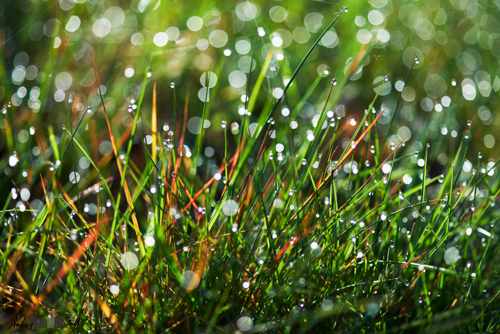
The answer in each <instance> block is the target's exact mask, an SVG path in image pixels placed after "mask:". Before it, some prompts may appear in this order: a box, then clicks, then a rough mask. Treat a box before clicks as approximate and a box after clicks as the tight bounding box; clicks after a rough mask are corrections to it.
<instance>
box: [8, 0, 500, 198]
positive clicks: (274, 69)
mask: <svg viewBox="0 0 500 334" xmlns="http://www.w3.org/2000/svg"><path fill="white" fill-rule="evenodd" d="M344 6H348V10H346V12H345V13H343V14H342V15H341V17H340V18H339V20H338V21H337V22H336V23H335V24H334V25H333V28H332V29H330V30H329V31H328V32H327V33H326V34H325V35H324V36H323V38H322V39H321V40H320V43H319V45H318V46H317V47H316V48H315V49H314V50H313V52H312V53H311V54H310V56H309V58H308V59H307V61H306V63H305V64H304V66H303V68H302V69H301V70H300V72H299V75H298V76H297V78H296V80H295V81H294V83H293V85H292V86H291V87H290V89H289V91H288V92H287V95H286V97H285V100H284V103H283V105H282V106H280V108H284V109H287V108H288V109H289V110H292V111H295V114H294V113H293V112H292V113H291V114H290V112H287V111H286V110H285V111H283V110H282V112H281V113H282V116H283V117H282V118H281V120H280V121H281V122H286V123H288V124H290V126H291V127H292V128H294V127H295V128H294V129H296V130H295V132H294V137H293V138H292V139H293V142H295V143H300V142H301V141H302V140H303V139H304V138H305V137H306V135H307V131H308V130H309V129H310V128H311V124H313V125H314V126H316V125H317V124H316V123H317V121H318V115H319V114H320V112H321V109H322V107H323V104H324V101H325V97H326V94H327V92H328V89H329V88H330V85H331V80H332V79H333V78H334V76H335V75H336V79H337V81H341V80H347V79H348V80H349V81H348V84H347V86H345V88H343V91H342V92H340V94H341V98H340V99H339V103H338V104H337V105H335V106H334V110H335V111H336V112H337V113H339V114H341V115H343V116H345V117H347V119H351V118H354V119H355V120H356V119H357V120H358V121H359V120H360V119H361V118H362V116H363V113H364V111H365V109H367V108H368V106H369V105H370V103H371V101H372V100H373V98H374V96H375V94H376V92H377V91H378V90H379V88H380V85H381V84H382V83H384V82H385V81H384V76H385V75H387V82H388V83H389V84H384V86H383V87H382V90H381V92H380V97H379V99H378V100H377V101H376V103H375V109H376V111H379V110H383V109H385V113H384V115H383V116H382V117H381V119H380V120H379V122H378V124H377V127H378V128H379V130H380V133H385V132H386V131H387V127H388V126H389V124H388V123H389V122H390V119H391V117H392V115H393V114H394V108H395V105H396V101H397V99H398V97H399V96H400V92H401V91H402V99H401V102H400V104H399V108H398V112H397V114H396V117H395V120H394V124H393V127H392V128H391V131H390V133H389V135H390V138H389V140H388V141H387V145H390V144H391V143H392V144H397V143H398V142H400V141H401V140H402V139H404V138H406V137H408V138H409V142H408V144H407V145H406V148H405V149H406V150H407V151H408V152H412V151H420V150H422V149H423V147H424V146H425V145H426V143H427V142H431V143H432V142H433V141H435V142H437V143H438V144H437V145H433V146H431V152H432V154H430V164H431V167H432V168H431V176H434V175H437V174H440V173H441V171H440V166H444V165H447V164H448V165H449V164H450V161H449V159H452V158H453V156H454V154H455V152H456V150H457V148H458V146H459V144H460V143H461V142H462V140H464V138H465V140H469V141H470V142H472V143H473V144H474V145H472V147H470V148H469V150H468V153H467V155H468V156H470V158H469V159H470V160H471V161H472V162H471V161H469V160H467V161H466V163H465V164H464V174H463V175H464V177H466V176H467V175H469V176H470V173H471V169H472V164H475V163H476V162H477V154H478V153H479V152H481V155H482V156H483V160H482V161H483V162H484V164H487V163H488V162H489V163H490V164H491V166H492V162H491V161H492V160H488V159H496V158H498V156H499V151H498V150H496V149H495V148H496V141H497V140H499V138H498V137H499V133H498V131H495V127H497V126H498V125H500V117H499V115H498V96H499V92H498V91H499V90H500V78H499V75H500V73H499V72H498V71H499V70H498V68H499V65H500V62H499V60H500V22H499V19H498V18H499V17H500V15H499V14H500V10H499V9H500V1H499V0H490V1H486V0H482V1H469V0H423V1H410V0H403V1H391V0H371V1H368V2H366V1H356V0H351V1H310V0H294V1H241V2H232V1H212V0H206V1H165V0H140V1H136V0H134V1H102V0H60V1H42V0H4V1H2V3H1V4H0V27H1V28H0V45H1V48H0V52H1V54H0V61H1V63H0V78H1V79H0V80H1V82H0V101H1V104H2V108H3V109H2V113H1V114H0V129H1V131H2V134H1V140H0V154H1V155H2V157H3V160H2V165H1V166H0V167H1V168H0V180H2V181H1V186H0V187H1V188H2V189H1V190H2V194H6V193H7V192H8V191H10V188H11V187H12V184H11V182H10V181H9V180H10V179H14V180H15V181H16V182H17V184H33V183H36V182H39V178H38V177H37V176H36V175H39V174H40V173H42V172H43V170H47V169H50V168H58V167H59V166H58V165H57V161H56V159H55V158H54V156H53V154H52V150H51V147H50V146H51V145H50V143H47V142H46V140H47V139H46V138H48V133H49V132H48V131H49V129H48V127H49V126H52V127H53V131H54V133H55V138H56V140H57V141H59V140H60V138H61V135H62V133H63V132H64V128H65V127H68V129H69V128H70V127H73V126H75V125H76V124H77V122H78V120H79V119H80V117H81V115H82V113H84V112H85V110H87V108H89V106H90V110H89V112H90V114H91V115H90V117H87V118H85V119H84V121H83V122H82V125H81V126H82V127H83V128H84V131H81V133H80V134H79V139H80V142H81V143H82V144H83V145H84V146H85V148H86V149H88V151H89V152H92V155H93V156H92V157H93V160H95V161H100V167H101V168H104V169H103V170H104V171H109V172H110V175H112V173H113V170H112V168H114V167H112V166H114V164H108V165H109V166H108V165H107V163H108V162H109V161H110V160H111V159H112V158H113V153H112V146H111V142H110V141H109V134H108V132H107V128H106V123H105V121H104V114H103V113H102V106H101V103H100V99H99V96H98V93H97V84H96V78H95V75H94V72H93V68H92V58H91V53H93V54H94V56H95V60H96V65H97V68H98V73H99V79H100V83H101V89H102V92H103V94H104V102H105V104H106V108H107V111H108V113H109V115H110V118H111V122H112V127H113V131H114V133H115V136H116V137H117V138H120V137H123V138H122V139H123V140H125V139H126V138H127V137H126V136H127V134H128V133H129V132H127V131H130V125H131V124H132V122H133V115H134V112H135V110H136V108H137V104H138V101H137V99H138V97H139V94H140V92H141V89H142V85H143V84H144V82H146V81H147V83H148V84H147V87H146V94H145V99H144V102H143V106H142V110H141V112H142V114H141V118H140V121H141V123H140V124H139V133H138V137H137V138H136V142H137V143H139V142H140V139H143V140H144V141H145V143H146V145H149V146H150V145H151V142H152V139H151V136H149V135H150V134H151V130H150V128H151V121H150V120H151V105H152V88H153V84H152V83H153V82H155V83H156V85H157V94H158V96H157V103H158V118H159V121H158V131H164V132H165V137H166V136H167V135H166V133H167V132H168V131H173V132H174V134H175V135H177V133H178V132H179V130H180V124H181V123H180V119H181V118H182V117H183V109H184V103H185V100H186V93H187V91H188V89H189V94H190V95H189V115H188V123H187V131H188V135H187V136H186V140H185V145H186V148H185V152H186V154H187V155H189V154H191V153H190V150H191V149H192V148H193V146H195V145H196V144H195V141H196V140H197V136H195V134H198V133H199V132H200V129H201V115H202V110H203V104H204V101H205V99H206V97H208V100H209V101H207V102H208V103H209V104H210V109H209V115H207V120H206V121H205V122H204V124H203V127H204V128H205V129H206V131H207V132H206V133H207V135H206V137H205V140H204V143H203V149H202V155H201V157H200V161H199V162H198V164H199V165H200V166H203V168H202V169H201V170H204V169H205V168H207V169H214V168H215V167H217V165H218V164H220V161H221V160H222V158H223V157H224V149H223V147H224V146H223V145H224V142H223V141H222V140H221V138H222V135H223V131H222V128H221V122H222V121H223V120H224V121H226V122H227V124H228V127H229V126H230V127H231V132H232V134H233V135H234V139H232V138H229V143H228V144H229V146H230V149H232V150H233V152H234V147H235V142H236V137H237V135H238V134H239V131H240V130H241V129H240V128H239V126H240V124H241V122H242V118H243V117H250V123H253V122H256V121H257V119H258V117H259V115H260V112H261V110H262V108H263V106H264V105H265V103H266V101H268V100H269V99H276V98H279V97H280V96H281V95H282V93H283V88H284V87H285V85H286V83H288V80H289V79H290V77H291V75H292V73H293V71H294V70H295V68H296V67H297V66H298V64H299V63H300V61H301V59H302V58H303V57H304V55H305V54H306V53H307V51H308V50H309V48H310V47H311V46H312V45H313V44H314V42H315V41H316V39H317V38H318V37H319V36H320V34H321V33H322V32H323V30H324V29H325V28H326V27H327V26H328V24H329V23H330V22H331V21H332V20H333V19H334V18H335V17H336V16H337V14H338V13H339V12H340V11H341V10H342V9H343V8H344ZM270 50H273V53H272V59H271V64H270V66H269V68H268V71H267V73H266V75H265V80H264V84H263V86H262V87H263V88H262V89H263V91H262V92H260V94H259V98H258V101H257V104H256V107H255V108H254V110H253V114H252V115H246V111H245V108H244V107H245V104H244V102H245V100H246V99H247V98H248V95H249V93H248V94H247V92H246V89H247V85H248V84H252V85H253V83H254V82H255V80H256V78H257V76H258V73H259V72H260V69H261V68H262V65H263V62H264V60H265V58H266V56H267V55H268V53H269V51H270ZM363 52H369V53H368V56H367V57H365V58H363V60H362V62H361V63H360V66H359V67H357V68H356V70H355V71H354V74H353V75H352V76H351V77H350V78H349V77H348V76H349V75H350V74H351V72H349V69H350V67H351V65H352V64H353V62H355V61H356V56H360V55H362V54H363ZM417 54H418V60H415V56H416V55H417ZM252 59H253V60H252ZM414 62H415V64H414V68H413V71H412V72H411V73H410V75H409V79H408V83H407V85H406V87H405V86H404V79H405V77H406V76H407V74H408V71H409V68H410V67H411V66H412V64H413V63H414ZM356 64H357V63H356ZM356 64H355V65H356ZM211 67H212V72H211V74H210V78H209V80H206V77H207V73H208V72H209V70H210V68H211ZM145 80H146V81H145ZM207 81H208V85H209V86H210V87H209V92H208V94H207V91H206V89H207V87H206V86H207ZM311 87H313V88H314V89H312V91H309V93H310V96H309V97H308V98H307V100H306V102H305V103H302V104H300V105H298V103H299V100H300V99H301V98H302V97H304V96H305V95H306V92H308V90H309V89H310V88H311ZM403 89H404V90H403ZM68 115H69V116H68ZM468 121H470V122H468ZM315 122H316V123H315ZM325 125H326V124H325ZM245 131H247V130H246V129H245ZM248 131H252V125H250V128H249V130H248ZM464 131H465V134H464ZM348 139H349V134H348V133H347V134H346V137H345V138H340V140H341V142H342V143H343V144H344V146H345V145H347V142H348ZM291 142H292V140H291ZM292 145H293V144H292ZM136 146H137V147H136V148H134V153H133V154H135V156H133V159H134V162H135V163H136V164H137V165H138V166H141V165H143V163H141V160H144V156H145V155H144V152H142V151H141V149H142V146H141V145H136ZM7 157H8V159H7ZM67 161H68V162H67V164H68V166H67V168H64V170H63V171H62V173H63V175H67V177H68V178H69V180H70V181H72V182H73V181H74V180H76V179H78V180H79V179H80V178H82V179H83V178H84V177H85V176H86V175H87V174H88V172H89V171H90V170H91V167H90V163H89V161H88V159H87V158H85V157H76V161H77V164H75V163H74V162H72V161H71V160H68V159H67ZM412 162H413V163H415V164H419V160H418V159H417V157H414V158H412ZM89 167H90V169H89ZM71 173H73V174H71ZM467 173H469V174H467ZM409 182H411V180H409ZM73 183H74V182H73ZM38 188H40V187H38ZM0 197H4V196H3V195H2V196H0ZM28 198H29V196H28ZM3 200H4V198H2V202H3ZM37 204H39V205H41V203H34V204H33V205H35V206H36V205H37Z"/></svg>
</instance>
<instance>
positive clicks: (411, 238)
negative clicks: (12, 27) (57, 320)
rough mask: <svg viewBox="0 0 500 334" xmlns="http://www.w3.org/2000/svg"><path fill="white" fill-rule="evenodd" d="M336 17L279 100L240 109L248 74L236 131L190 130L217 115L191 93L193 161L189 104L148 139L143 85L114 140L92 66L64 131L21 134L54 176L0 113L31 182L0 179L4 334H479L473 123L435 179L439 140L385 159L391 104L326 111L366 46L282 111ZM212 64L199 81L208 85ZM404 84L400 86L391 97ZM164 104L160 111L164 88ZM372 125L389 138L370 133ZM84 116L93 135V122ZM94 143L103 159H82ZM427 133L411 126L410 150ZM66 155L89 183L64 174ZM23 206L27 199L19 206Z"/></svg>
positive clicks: (485, 283)
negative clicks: (103, 139) (103, 149)
mask: <svg viewBox="0 0 500 334" xmlns="http://www.w3.org/2000/svg"><path fill="white" fill-rule="evenodd" d="M346 11H347V7H345V8H344V9H342V10H341V11H340V12H339V14H338V15H337V17H335V19H334V20H332V21H331V23H330V25H328V26H327V27H326V29H325V30H324V31H323V32H322V33H321V34H319V36H318V38H317V40H316V42H315V43H314V44H313V45H312V46H311V48H310V50H309V52H308V53H306V56H305V57H304V58H303V59H302V61H301V62H300V63H299V64H298V66H297V68H296V70H295V71H294V72H293V73H291V78H290V80H289V81H288V83H287V85H286V86H285V88H284V90H283V96H281V97H280V98H277V99H276V98H274V97H273V96H271V95H270V96H269V97H268V98H267V100H266V102H265V104H264V105H262V106H259V110H258V109H257V107H256V106H257V102H256V101H257V98H258V97H259V95H260V96H261V97H262V95H263V94H264V93H263V89H262V85H263V83H264V78H265V76H264V74H265V73H266V71H268V68H269V64H270V59H271V53H269V56H268V57H267V59H266V60H265V61H264V62H263V63H262V64H259V66H260V74H259V75H258V76H257V77H252V75H249V78H248V80H247V83H248V87H247V91H249V92H251V93H250V94H249V97H248V99H247V100H246V101H245V111H246V112H245V115H243V116H242V118H241V122H240V123H236V122H235V123H232V124H228V123H226V121H222V123H221V125H220V127H219V126H217V129H215V130H213V128H212V129H210V130H204V127H203V126H202V125H204V124H205V121H206V120H209V119H210V115H211V111H212V110H211V108H210V107H211V102H210V101H212V100H213V99H215V98H217V94H216V93H217V91H216V89H213V90H212V91H210V90H208V89H207V90H206V94H207V95H206V98H205V101H206V102H205V103H204V106H203V112H202V117H201V123H200V127H201V129H200V131H199V134H198V137H196V138H195V139H194V140H192V141H191V142H193V143H195V144H194V146H193V149H189V148H188V147H187V146H185V145H184V143H185V142H186V136H187V135H188V133H187V131H186V126H187V119H188V115H189V113H190V108H189V99H190V89H189V87H185V90H186V98H185V100H184V101H185V104H184V108H183V110H184V111H183V113H182V115H176V116H175V120H174V123H173V126H171V127H170V126H169V125H164V127H163V129H159V128H158V124H159V123H160V122H159V119H161V117H162V115H161V113H160V112H159V111H158V110H157V102H156V97H157V94H161V93H162V92H158V91H157V87H156V83H154V81H153V78H152V74H151V72H150V71H149V69H147V70H146V71H145V73H144V77H143V79H142V86H141V87H142V90H141V91H140V93H139V96H138V97H137V101H134V102H133V103H132V105H131V107H130V108H131V112H132V113H133V122H132V124H131V125H130V126H129V127H128V129H127V131H126V132H124V133H120V134H118V133H117V132H116V125H115V122H114V120H113V118H112V117H109V116H108V112H107V110H106V103H105V100H104V98H103V93H102V91H101V87H102V86H101V84H100V81H99V73H98V67H97V65H98V63H99V55H98V54H97V55H95V56H96V59H95V60H94V59H92V60H93V69H94V73H95V76H96V79H97V80H96V89H98V92H99V100H100V103H99V104H98V105H97V104H96V105H89V106H88V109H87V110H84V111H83V112H81V113H78V112H75V111H74V110H73V109H72V108H71V104H70V109H69V110H68V111H67V116H66V121H65V125H64V126H63V127H62V129H61V130H60V131H57V130H56V129H53V128H49V129H48V131H47V138H44V137H43V136H41V135H38V133H45V132H44V131H39V130H38V129H35V130H34V140H36V141H37V143H38V146H39V147H40V148H41V155H42V156H45V157H46V161H53V164H52V165H49V164H42V165H34V164H32V162H31V161H30V155H31V153H30V151H28V150H26V151H24V152H17V153H15V152H14V147H15V145H16V144H15V139H14V137H13V135H12V133H13V132H14V131H13V129H15V128H16V127H17V126H18V124H17V123H16V122H19V121H18V120H17V119H16V118H14V117H11V116H12V115H13V113H15V107H12V106H8V105H6V106H5V109H4V111H5V112H4V114H5V117H6V119H7V127H6V130H5V131H4V132H3V134H2V140H5V142H6V143H7V145H6V146H7V149H6V151H5V152H7V153H5V152H4V158H3V160H2V161H1V162H0V164H1V165H2V167H6V166H10V168H11V170H12V171H13V172H12V173H21V171H22V170H29V172H28V173H27V176H25V178H27V180H23V181H22V184H19V182H18V181H17V180H20V178H16V176H17V174H13V175H14V176H12V177H10V180H9V182H12V190H11V191H10V192H9V193H8V194H4V195H3V196H2V202H3V203H4V205H3V209H2V211H1V213H0V222H2V226H1V250H0V256H1V258H0V261H1V262H0V264H1V266H0V277H1V285H0V297H1V299H2V312H4V314H5V315H6V316H5V317H4V318H5V324H7V325H4V332H14V331H15V328H7V327H9V325H10V324H11V321H12V319H14V318H15V317H16V316H17V314H20V315H21V316H22V317H28V316H33V315H34V314H35V315H37V316H39V317H45V318H47V317H49V316H51V317H54V316H64V317H70V316H73V317H79V318H80V319H81V321H80V322H79V323H78V325H77V326H78V328H77V329H75V328H73V329H71V327H68V328H69V329H68V330H75V331H77V332H87V331H89V332H113V333H135V332H149V333H155V332H174V333H235V332H237V333H243V332H248V333H260V332H263V333H271V332H273V333H274V332H276V333H302V332H303V333H329V332H345V333H368V332H387V333H392V332H398V333H399V332H417V331H424V330H425V331H431V332H437V331H451V332H458V331H464V332H483V333H486V332H497V331H498V328H499V322H500V318H499V315H498V312H497V311H498V307H499V306H500V303H499V301H498V298H497V297H498V295H499V294H500V290H499V289H498V284H499V283H500V278H499V273H498V271H497V270H498V265H497V263H496V261H495V260H496V259H497V258H498V249H499V245H498V242H499V239H498V237H497V236H498V228H497V227H496V226H495V220H496V219H498V216H499V213H500V212H499V211H498V209H497V208H498V203H497V201H496V198H497V196H498V195H499V194H500V179H498V177H497V176H496V165H497V164H498V162H499V161H496V162H487V163H486V162H484V161H482V157H481V156H478V159H477V163H476V164H472V163H471V162H470V161H469V160H467V159H466V155H467V150H468V146H469V145H470V143H471V141H470V138H471V131H472V130H473V129H472V127H471V126H472V125H471V124H469V127H471V128H470V129H469V130H467V131H466V132H465V133H464V135H463V138H462V139H457V140H461V144H460V145H459V149H458V150H457V151H456V152H454V154H453V156H452V157H450V159H449V162H448V164H447V165H446V166H445V167H446V169H445V170H441V171H439V173H435V170H434V169H433V166H435V164H434V163H433V160H435V157H436V156H437V154H438V152H439V150H440V148H441V147H442V146H445V145H447V143H446V142H444V140H441V139H439V140H436V141H430V142H429V144H427V145H426V146H425V147H424V148H423V150H422V151H421V152H416V151H410V149H409V148H408V147H409V145H407V143H406V139H404V140H403V141H399V142H391V139H390V138H391V137H390V134H392V131H393V130H394V129H393V127H392V125H393V121H394V118H395V116H396V113H397V112H398V110H399V100H398V102H397V103H396V106H395V108H393V110H392V111H387V110H384V109H382V108H378V107H379V105H380V103H379V101H378V93H377V94H375V95H374V96H373V100H372V102H371V104H369V105H366V106H365V107H366V112H365V113H364V115H363V116H362V118H361V119H360V120H359V119H358V120H356V119H355V118H351V117H345V115H343V114H342V110H341V109H339V108H337V107H338V105H339V104H340V101H341V99H342V97H343V95H344V93H345V91H346V87H347V85H348V82H349V79H350V77H351V76H352V75H353V74H354V73H355V72H356V70H357V69H358V67H359V66H360V64H361V63H362V62H363V60H364V59H365V57H368V56H369V55H370V52H371V51H372V50H371V48H370V47H367V46H363V47H361V49H360V50H359V51H358V52H357V54H356V55H354V59H355V61H354V62H353V63H352V65H351V66H350V68H349V70H348V71H347V72H346V73H345V74H343V75H338V76H337V75H334V74H333V78H332V74H330V73H325V75H322V76H319V77H318V79H317V80H316V81H315V82H314V84H313V85H312V86H311V88H310V90H309V91H308V92H306V93H305V94H304V95H303V96H301V97H300V99H299V101H296V105H292V103H291V102H290V101H288V98H287V96H288V95H287V93H288V94H290V91H292V89H293V87H294V86H293V83H294V80H297V79H298V78H299V77H300V75H301V72H300V70H301V68H302V66H303V64H304V63H305V62H307V59H308V56H309V55H310V54H311V52H312V51H313V50H314V48H315V47H316V46H317V44H318V43H319V41H320V40H321V38H322V37H323V36H324V34H325V33H326V32H327V31H328V30H329V29H330V28H331V27H332V25H333V24H334V23H335V22H336V21H337V20H338V19H341V16H342V15H343V13H345V12H346ZM256 43H259V39H257V40H256ZM417 59H418V58H417V57H416V58H415V61H417ZM222 66H223V64H212V67H211V68H210V71H209V72H208V73H207V75H206V78H207V80H208V83H207V87H209V80H210V78H211V75H210V73H211V72H212V71H214V72H217V71H220V70H221V68H222ZM412 68H413V67H412ZM412 68H410V70H409V72H408V73H404V74H401V76H402V77H403V76H404V77H405V78H406V79H405V80H404V82H405V84H406V82H407V81H409V80H410V81H411V80H412ZM337 77H338V78H337ZM325 78H328V79H329V80H328V82H325V81H326V80H325ZM383 85H384V83H382V84H381V86H380V88H379V92H380V90H381V89H382V88H383ZM172 88H173V96H174V97H175V98H174V101H176V99H180V98H179V97H178V96H177V91H176V90H178V89H179V88H178V87H175V86H172ZM313 90H322V93H321V95H320V96H321V97H320V99H319V100H318V101H316V105H319V106H321V113H320V115H319V117H318V118H317V121H316V122H314V123H313V124H309V127H310V129H308V130H307V131H305V132H304V133H302V134H301V135H300V136H298V133H297V132H298V131H296V128H297V122H296V121H295V117H296V116H297V114H298V112H299V111H300V108H301V105H303V104H304V102H305V101H307V100H308V99H309V97H310V96H311V92H312V91H313ZM209 94H210V99H209V98H208V97H209ZM146 99H147V100H151V101H152V103H151V106H152V108H151V110H146V109H145V108H144V105H145V101H146ZM287 103H288V104H289V105H290V107H289V106H287V105H286V104H287ZM377 109H379V110H377ZM386 112H390V113H391V115H390V122H389V125H388V126H387V127H385V128H382V130H381V128H380V127H378V126H377V121H378V120H379V118H380V117H382V116H383V115H384V113H386ZM102 115H104V120H105V123H103V124H97V125H96V124H95V122H94V119H95V118H97V117H98V116H99V117H100V116H102ZM256 115H257V116H256ZM11 119H12V121H10V120H11ZM99 119H100V120H103V118H102V117H101V118H99ZM251 119H252V120H254V119H256V121H255V122H254V123H251V124H250V122H251ZM96 126H99V127H101V130H102V132H105V133H106V136H107V138H109V140H110V143H111V146H112V147H111V149H112V154H109V155H105V156H103V157H99V155H98V154H96V151H97V150H96V145H97V143H96V142H95V136H96V131H97V130H96V128H95V127H96ZM35 128H36V127H35ZM162 130H163V131H162ZM148 136H149V137H148ZM206 136H219V138H220V140H221V141H223V143H224V145H223V147H224V152H223V154H221V155H220V156H221V157H222V159H221V160H220V162H219V165H209V166H205V165H203V164H200V163H199V161H200V155H201V152H202V149H203V143H204V139H205V138H206ZM427 136H428V133H427V131H426V130H425V127H424V130H422V131H421V132H420V133H418V134H416V137H417V138H416V139H414V140H418V141H420V142H426V141H427V140H428V137H427ZM346 137H347V138H349V140H344V141H343V140H341V139H342V138H346ZM148 138H150V139H151V141H149V139H148ZM49 152H51V153H50V154H49ZM137 152H139V153H137ZM49 157H50V158H49ZM81 157H85V158H86V160H87V161H88V162H89V164H90V166H91V172H89V173H87V174H86V175H85V176H83V175H79V174H77V173H75V172H72V174H70V173H69V171H70V170H73V171H76V168H75V165H76V164H77V163H78V162H77V161H79V159H80V158H81ZM464 164H470V165H471V166H469V167H468V168H469V169H470V168H473V169H474V171H473V172H472V176H471V177H469V176H468V175H464V173H463V170H464ZM110 166H112V167H110ZM199 166H202V167H199ZM68 175H69V180H70V181H71V182H67V181H66V180H68ZM2 177H3V178H2V180H7V179H8V178H7V176H5V175H3V176H2ZM26 185H29V187H28V186H26ZM36 189H38V190H36ZM30 191H31V192H33V193H35V191H38V192H39V193H41V194H42V196H41V199H40V200H37V201H36V202H35V201H31V202H30V201H28V199H29V197H30V196H29V194H30ZM44 331H45V332H49V330H48V329H45V330H44V329H40V332H44Z"/></svg>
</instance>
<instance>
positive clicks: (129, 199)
mask: <svg viewBox="0 0 500 334" xmlns="http://www.w3.org/2000/svg"><path fill="white" fill-rule="evenodd" d="M90 55H91V56H92V65H93V66H94V73H95V78H96V81H97V88H98V89H99V96H100V97H101V103H102V108H103V110H104V116H105V117H106V123H107V125H108V131H109V137H110V139H111V145H112V146H113V152H114V153H115V157H116V163H117V165H118V170H119V171H120V176H121V178H122V179H123V190H124V192H125V198H126V199H127V203H128V206H129V209H130V214H131V216H132V222H133V224H134V230H135V233H136V236H137V243H138V244H139V248H140V250H141V255H142V256H144V255H145V254H146V250H145V249H144V245H143V244H142V238H141V235H140V233H139V231H140V229H139V221H138V220H137V216H136V215H135V210H134V202H133V201H132V196H131V195H130V190H129V188H128V184H127V180H126V178H125V175H123V167H122V163H121V160H120V156H119V155H118V148H117V146H116V141H115V136H114V135H113V131H111V124H110V123H109V118H108V112H107V111H106V106H105V104H104V98H103V97H102V91H101V83H100V82H99V76H98V75H97V67H96V65H95V60H94V55H93V53H92V51H91V52H90Z"/></svg>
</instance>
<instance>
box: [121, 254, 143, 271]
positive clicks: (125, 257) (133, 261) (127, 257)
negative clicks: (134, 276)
mask: <svg viewBox="0 0 500 334" xmlns="http://www.w3.org/2000/svg"><path fill="white" fill-rule="evenodd" d="M121 263H122V266H123V267H124V268H125V269H126V270H134V269H135V268H137V266H138V265H139V259H138V258H137V255H135V254H134V253H132V252H125V253H123V254H122V258H121Z"/></svg>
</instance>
